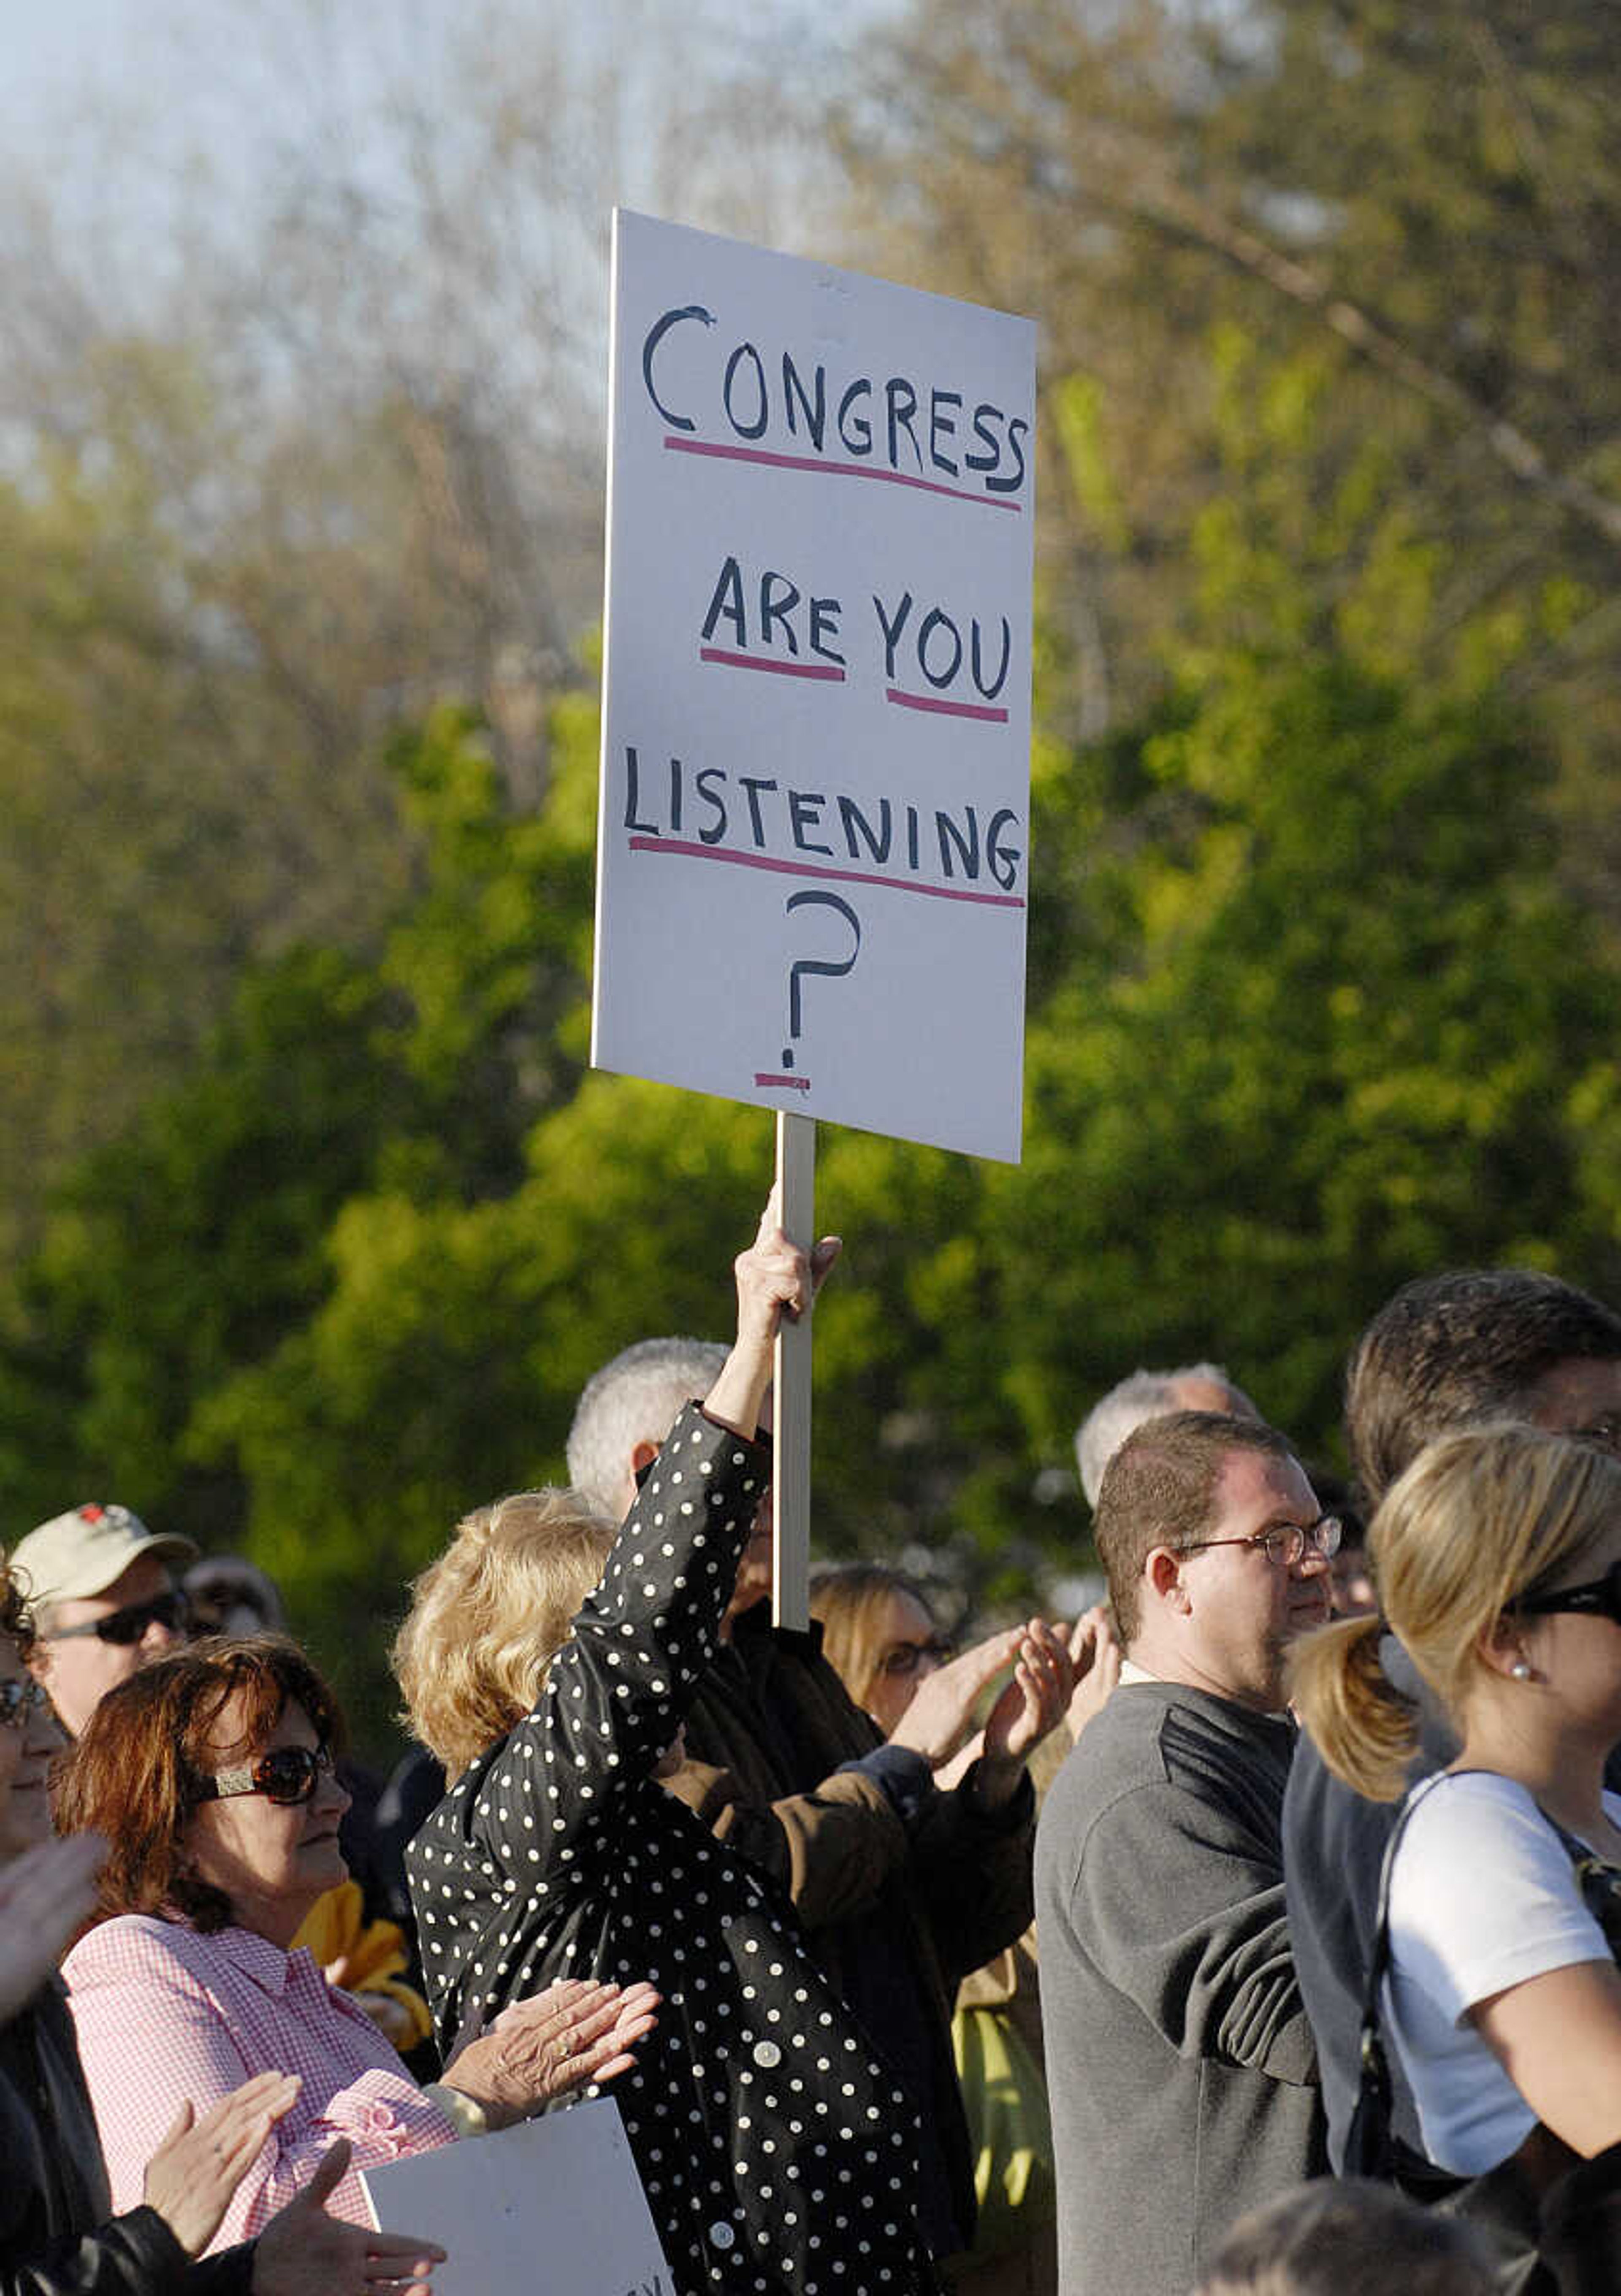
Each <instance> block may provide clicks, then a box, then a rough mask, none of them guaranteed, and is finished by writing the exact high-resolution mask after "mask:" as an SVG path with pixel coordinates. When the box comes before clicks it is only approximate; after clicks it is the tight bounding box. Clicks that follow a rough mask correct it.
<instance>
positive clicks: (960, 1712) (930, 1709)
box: [890, 1627, 1024, 1770]
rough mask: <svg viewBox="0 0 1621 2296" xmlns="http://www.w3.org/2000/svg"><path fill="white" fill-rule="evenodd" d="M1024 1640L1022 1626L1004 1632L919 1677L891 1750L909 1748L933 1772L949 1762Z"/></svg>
mask: <svg viewBox="0 0 1621 2296" xmlns="http://www.w3.org/2000/svg"><path fill="white" fill-rule="evenodd" d="M1023 1638H1024V1628H1023V1627H1008V1628H1004V1629H1003V1631H1002V1632H1001V1633H1000V1634H996V1635H989V1636H986V1638H985V1640H984V1641H983V1643H975V1644H973V1646H972V1648H970V1649H968V1650H966V1651H959V1652H958V1654H957V1656H956V1657H955V1658H953V1659H948V1660H947V1661H946V1663H945V1664H944V1665H943V1666H937V1667H935V1668H934V1669H933V1670H932V1671H931V1672H929V1673H927V1674H926V1675H924V1677H923V1678H922V1680H921V1681H920V1682H919V1683H918V1685H917V1689H916V1690H915V1691H914V1692H913V1693H912V1697H911V1702H910V1704H909V1706H908V1708H907V1710H906V1711H905V1713H904V1714H903V1715H902V1716H901V1719H900V1721H899V1722H898V1723H897V1724H896V1725H895V1727H894V1729H893V1731H892V1732H891V1734H890V1743H891V1745H893V1746H907V1747H909V1748H910V1750H911V1751H912V1752H913V1753H915V1754H921V1755H922V1756H923V1757H924V1759H926V1761H927V1762H929V1763H930V1764H932V1766H933V1767H934V1768H935V1769H936V1770H937V1769H939V1767H940V1766H941V1764H942V1762H947V1761H950V1759H951V1757H952V1756H953V1755H954V1754H955V1753H957V1752H958V1751H959V1749H960V1748H961V1747H963V1745H964V1744H965V1743H966V1742H967V1740H968V1739H969V1738H970V1737H972V1736H973V1735H974V1734H975V1731H976V1730H977V1728H978V1726H979V1725H978V1715H979V1705H980V1701H981V1700H982V1698H983V1696H984V1693H985V1692H986V1691H987V1690H989V1688H990V1687H991V1685H992V1683H993V1682H994V1681H995V1680H996V1677H997V1676H998V1675H999V1674H1002V1673H1004V1672H1005V1671H1006V1670H1007V1669H1008V1667H1009V1666H1011V1665H1012V1664H1013V1662H1014V1660H1015V1658H1016V1655H1017V1652H1018V1648H1019V1644H1020V1642H1021V1641H1022V1640H1023Z"/></svg>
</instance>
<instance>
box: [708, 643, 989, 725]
mask: <svg viewBox="0 0 1621 2296" xmlns="http://www.w3.org/2000/svg"><path fill="white" fill-rule="evenodd" d="M698 660H700V661H720V662H724V663H725V664H726V666H727V668H728V669H769V670H770V671H771V673H772V674H773V676H777V677H832V678H837V679H838V680H839V681H840V682H841V683H842V682H843V676H844V673H843V670H842V669H838V668H835V666H834V665H833V663H831V662H819V661H768V660H766V659H765V657H764V655H763V654H757V653H728V652H726V650H725V649H724V647H721V646H700V647H699V648H698ZM1006 714H1007V713H1006V712H1005V711H1004V712H1003V715H1004V716H1005V715H1006Z"/></svg>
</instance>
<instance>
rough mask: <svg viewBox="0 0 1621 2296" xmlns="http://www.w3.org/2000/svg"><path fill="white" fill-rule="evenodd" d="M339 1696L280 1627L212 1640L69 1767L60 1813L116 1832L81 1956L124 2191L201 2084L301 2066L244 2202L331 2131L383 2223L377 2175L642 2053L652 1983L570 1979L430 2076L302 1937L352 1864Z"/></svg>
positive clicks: (348, 2186) (245, 2207)
mask: <svg viewBox="0 0 1621 2296" xmlns="http://www.w3.org/2000/svg"><path fill="white" fill-rule="evenodd" d="M340 1734H341V1725H340V1719H339V1716H338V1712H337V1709H336V1706H335V1704H334V1702H333V1698H332V1695H331V1693H330V1692H329V1691H328V1690H327V1688H326V1685H325V1683H324V1682H323V1681H322V1680H321V1678H320V1677H319V1676H318V1674H317V1672H316V1670H315V1669H314V1668H313V1667H312V1666H311V1664H310V1663H309V1660H308V1659H307V1658H305V1656H304V1655H303V1653H302V1652H300V1650H299V1649H298V1647H297V1646H296V1644H293V1643H292V1642H289V1641H287V1640H286V1639H284V1637H282V1636H269V1635H265V1636H253V1637H251V1638H249V1639H245V1640H241V1641H226V1640H217V1641H210V1642H203V1643H197V1644H193V1645H192V1646H191V1647H190V1648H189V1649H186V1650H184V1651H178V1652H173V1653H172V1654H171V1655H169V1657H167V1658H162V1659H158V1660H155V1661H153V1662H152V1664H150V1665H148V1666H146V1667H144V1668H143V1669H142V1670H141V1672H140V1673H138V1674H136V1675H133V1676H132V1677H130V1678H129V1680H128V1681H127V1682H125V1683H122V1684H120V1685H119V1687H118V1688H117V1689H115V1690H113V1691H111V1692H110V1693H108V1695H107V1696H106V1697H105V1698H103V1701H102V1702H101V1704H100V1706H99V1707H98V1708H97V1710H96V1711H95V1716H94V1718H93V1719H92V1720H91V1722H90V1724H89V1726H88V1727H87V1729H86V1731H85V1734H84V1735H83V1736H82V1737H81V1738H80V1739H79V1740H78V1743H77V1744H76V1746H75V1748H74V1750H73V1752H72V1754H71V1756H70V1759H69V1760H68V1761H67V1763H66V1765H65V1766H64V1768H63V1772H62V1779H61V1782H60V1785H59V1791H58V1802H57V1821H58V1824H59V1825H60V1826H61V1827H62V1830H63V1831H65V1832H76V1831H78V1830H79V1829H81V1828H87V1829H91V1830H94V1831H95V1832H97V1833H102V1834H103V1835H104V1836H105V1837H106V1839H107V1842H108V1845H109V1848H108V1855H107V1859H106V1863H105V1866H103V1872H102V1877H101V1882H100V1885H99V1905H100V1911H101V1914H102V1915H103V1918H102V1919H101V1920H100V1921H99V1922H98V1923H96V1925H95V1927H93V1928H92V1929H91V1930H89V1931H88V1932H87V1933H86V1935H85V1936H84V1937H83V1938H82V1939H80V1941H79V1943H78V1945H77V1946H76V1947H75V1948H73V1951H72V1952H71V1953H70V1955H69V1956H68V1959H67V1962H66V1964H65V1965H64V1974H65V1975H66V1977H67V1979H68V1982H69V1986H70V2005H71V2007H72V2011H73V2016H74V2022H75V2025H76V2027H77V2030H78V2045H79V2051H80V2054H81V2056H82V2058H83V2061H84V2067H85V2073H86V2079H87V2080H88V2083H89V2087H90V2094H91V2097H92V2100H93V2102H94V2104H95V2115H96V2120H97V2123H98V2126H99V2128H100V2131H101V2137H102V2144H103V2150H104V2152H105V2153H106V2157H107V2167H108V2172H109V2176H110V2178H111V2186H112V2194H113V2201H114V2204H115V2206H118V2207H126V2206H128V2205H129V2204H130V2201H131V2199H132V2197H134V2196H136V2194H138V2191H139V2185H140V2177H141V2171H142V2168H143V2165H144V2161H145V2159H146V2157H147V2155H148V2154H149V2153H151V2152H152V2149H153V2147H154V2145H155V2144H156V2143H157V2142H158V2140H159V2139H160V2137H161V2136H162V2134H163V2132H164V2130H165V2128H168V2126H169V2124H170V2122H172V2120H173V2119H174V2116H175V2112H176V2109H177V2104H178V2103H180V2102H181V2101H182V2100H184V2099H188V2098H189V2099H191V2100H192V2101H193V2103H194V2104H195V2105H196V2107H197V2108H198V2110H199V2111H206V2110H207V2109H208V2107H209V2106H210V2104H212V2103H214V2102H215V2101H216V2100H217V2099H218V2098H220V2097H223V2096H224V2095H227V2094H228V2093H229V2092H230V2091H232V2090H233V2089H235V2088H236V2087H238V2086H239V2085H240V2084H241V2083H242V2082H243V2080H244V2079H248V2078H249V2077H251V2075H253V2074H255V2073H258V2072H259V2071H265V2070H267V2069H269V2068H272V2067H273V2068H275V2069H276V2070H277V2071H283V2072H286V2073H292V2074H296V2075H298V2076H299V2077H300V2081H301V2087H300V2091H299V2094H298V2096H297V2098H296V2099H295V2100H294V2102H293V2103H292V2107H291V2109H290V2110H289V2111H288V2112H286V2114H285V2116H284V2119H283V2120H280V2121H279V2122H278V2123H277V2125H276V2128H275V2129H274V2130H273V2131H272V2132H271V2133H270V2135H269V2137H268V2139H267V2142H266V2143H265V2144H264V2146H263V2149H262V2151H261V2152H260V2153H259V2157H258V2159H257V2160H256V2161H254V2163H253V2165H252V2167H251V2169H249V2171H248V2173H247V2175H246V2176H245V2177H243V2181H242V2183H241V2185H239V2187H238V2188H237V2191H236V2193H235V2197H234V2199H233V2200H232V2202H231V2204H230V2206H229V2208H228V2210H226V2216H225V2219H224V2222H223V2225H222V2226H221V2228H220V2231H219V2233H218V2235H217V2236H216V2244H218V2243H223V2242H226V2241H230V2240H233V2239H241V2238H243V2237H245V2236H248V2235H251V2234H253V2233H254V2232H255V2231H256V2230H257V2229H258V2227H259V2225H260V2224H262V2223H263V2222H264V2220H265V2219H266V2218H267V2216H268V2215H269V2214H270V2212H271V2211H272V2210H275V2209H276V2207H278V2206H279V2205H280V2204H281V2203H282V2202H284V2201H286V2200H287V2199H288V2198H289V2197H290V2196H291V2195H292V2194H295V2193H297V2192H298V2191H299V2190H300V2188H301V2187H302V2186H303V2185H305V2184H306V2183H307V2182H308V2180H309V2177H311V2176H312V2175H313V2174H314V2173H315V2170H316V2168H317V2163H318V2162H319V2161H320V2160H321V2158H322V2156H323V2154H324V2153H325V2152H326V2150H327V2148H328V2147H329V2146H330V2144H332V2141H333V2138H334V2137H336V2136H342V2137H345V2138H347V2139H348V2140H349V2143H350V2146H351V2148H352V2161H351V2166H350V2172H349V2174H348V2175H347V2176H346V2177H344V2179H343V2181H342V2182H341V2184H340V2185H338V2187H337V2189H336V2192H335V2194H333V2202H332V2207H333V2213H334V2214H335V2215H338V2216H344V2217H348V2218H350V2219H351V2220H353V2221H355V2222H357V2223H361V2224H364V2223H366V2222H367V2221H368V2218H367V2212H366V2201H365V2196H364V2194H363V2193H362V2191H361V2188H360V2185H359V2178H358V2171H360V2170H361V2169H368V2168H372V2167H375V2166H378V2165H380V2164H382V2163H383V2162H385V2161H393V2160H397V2159H399V2158H400V2157H401V2156H402V2155H405V2154H408V2153H416V2152H421V2151H424V2150H427V2149H430V2148H432V2147H434V2146H437V2145H441V2144H451V2143H453V2142H454V2141H455V2140H456V2138H457V2136H473V2135H476V2134H478V2133H479V2132H481V2130H482V2129H484V2128H497V2127H501V2126H505V2125H506V2123H508V2122H510V2121H512V2120H519V2119H522V2118H523V2117H524V2116H525V2115H526V2114H528V2113H530V2112H534V2111H536V2110H538V2109H539V2108H540V2107H542V2106H544V2105H545V2104H547V2103H550V2102H551V2101H552V2100H553V2099H555V2097H557V2096H558V2095H563V2094H564V2093H566V2092H567V2091H568V2090H570V2089H572V2088H574V2087H578V2086H579V2085H580V2083H581V2082H582V2081H587V2080H597V2081H601V2080H606V2079H611V2078H613V2075H614V2074H616V2073H617V2072H619V2071H623V2070H624V2069H625V2068H626V2067H627V2066H628V2065H629V2063H630V2062H631V2058H630V2054H629V2052H630V2049H631V2048H632V2047H633V2046H634V2044H635V2043H636V2041H638V2039H640V2038H642V2036H643V2035H644V2034H645V2033H646V2031H647V2030H649V2029H650V2027H651V2025H652V2022H653V2015H652V2012H653V2007H654V1997H653V1995H652V1993H651V1990H650V1989H649V1988H647V1987H646V1986H637V1985H629V1986H627V1987H625V1988H624V1989H621V1988H620V1987H618V1986H614V1985H584V1984H578V1983H569V1984H564V1985H559V1986H554V1987H551V1988H548V1989H547V1990H546V1991H545V1992H544V1993H539V1994H537V1995H536V1996H535V1997H533V1998H531V1999H529V2000H524V2001H520V2002H516V2003H514V2005H513V2006H512V2007H511V2008H510V2009H508V2010H507V2011H506V2012H505V2013H504V2014H503V2015H502V2016H501V2017H500V2018H498V2020H497V2021H496V2022H495V2024H494V2025H493V2026H491V2027H490V2029H489V2030H487V2031H485V2032H484V2033H482V2034H481V2036H480V2037H479V2038H477V2039H475V2040H473V2041H471V2042H469V2043H468V2045H467V2046H465V2048H463V2049H462V2050H461V2051H460V2053H459V2054H457V2056H455V2057H454V2058H453V2060H452V2062H450V2063H449V2065H448V2067H447V2069H446V2071H445V2074H444V2077H443V2079H442V2081H441V2082H439V2083H435V2084H432V2086H431V2087H428V2088H426V2089H424V2088H422V2087H418V2085H417V2083H416V2081H415V2080H414V2079H412V2078H411V2075H410V2074H409V2073H408V2072H407V2070H406V2068H405V2066H404V2065H403V2064H402V2063H401V2062H400V2060H399V2057H398V2055H397V2054H395V2052H394V2050H393V2049H392V2048H391V2046H390V2045H389V2043H388V2042H387V2041H386V2040H385V2039H384V2038H383V2035H382V2034H381V2033H380V2032H379V2031H378V2030H377V2028H376V2027H375V2025H374V2024H373V2022H372V2021H371V2020H370V2019H369V2018H368V2017H366V2015H365V2014H364V2013H363V2012H362V2011H361V2010H360V2009H359V2008H358V2006H357V2005H356V2004H355V2003H354V2002H353V2001H351V2000H350V1998H349V1997H348V1996H347V1995H346V1994H342V1993H340V1992H338V1991H336V1990H335V1989H333V1987H331V1986H330V1985H328V1983H327V1981H326V1980H325V1976H324V1975H323V1974H322V1972H321V1971H320V1969H319V1968H318V1967H317V1964H315V1962H314V1961H313V1960H312V1959H311V1957H310V1956H309V1953H308V1952H307V1951H305V1950H304V1949H302V1948H299V1949H297V1950H293V1949H292V1940H293V1938H294V1937H295V1935H296V1934H297V1932H298V1930H299V1927H300V1923H302V1921H303V1920H304V1918H305V1915H307V1914H308V1913H309V1909H310V1907H312V1906H313V1905H314V1904H315V1902H316V1900H317V1898H320V1897H322V1896H323V1895H324V1894H325V1892H326V1891H327V1890H330V1889H333V1887H334V1886H336V1885H337V1884H338V1883H340V1882H342V1881H343V1880H344V1879H345V1878H346V1873H347V1869H346V1867H345V1865H344V1862H343V1857H342V1854H341V1850H340V1849H339V1847H338V1823H339V1820H340V1819H341V1816H342V1815H343V1812H344V1810H345V1808H347V1806H348V1799H349V1798H348V1796H347V1794H346V1793H345V1792H344V1791H343V1788H342V1787H341V1785H340V1784H338V1782H337V1780H336V1778H335V1777H334V1776H333V1767H332V1753H333V1747H334V1745H335V1744H337V1743H338V1742H339V1739H340Z"/></svg>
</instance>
